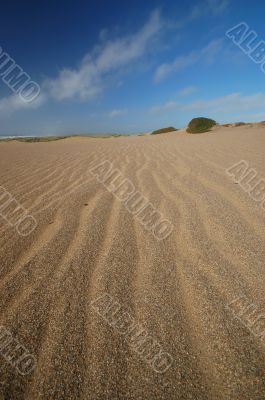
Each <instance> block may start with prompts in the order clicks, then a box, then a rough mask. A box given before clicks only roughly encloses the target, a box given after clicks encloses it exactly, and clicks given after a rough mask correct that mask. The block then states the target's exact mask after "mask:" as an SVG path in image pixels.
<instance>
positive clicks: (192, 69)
mask: <svg viewBox="0 0 265 400" xmlns="http://www.w3.org/2000/svg"><path fill="white" fill-rule="evenodd" d="M264 15H265V3H263V2H261V1H257V0H255V1H252V2H249V1H245V0H243V1H240V2H238V1H233V0H202V1H198V0H196V1H186V2H183V1H176V0H175V1H157V0H152V1H151V0H145V1H137V0H135V1H134V2H125V1H111V2H110V1H98V2H93V3H92V2H90V1H80V0H76V1H61V2H56V1H45V2H38V1H24V2H20V1H13V2H9V3H7V2H5V4H4V5H1V13H0V37H1V41H0V46H1V47H2V49H3V50H4V51H6V52H7V53H8V54H9V55H10V56H11V57H12V58H13V59H14V60H15V62H16V63H17V64H18V65H20V66H21V67H22V68H23V70H24V71H26V72H27V73H28V74H29V75H30V77H31V78H32V79H33V80H35V81H36V82H37V83H39V84H40V86H41V101H39V103H37V102H36V103H35V104H32V105H31V106H30V107H24V106H21V107H20V106H19V105H18V104H17V102H16V101H15V100H14V98H13V96H17V94H13V92H12V90H11V89H10V88H8V87H7V86H6V85H5V83H4V82H3V81H2V80H0V117H1V120H2V123H1V130H0V135H16V134H30V135H32V134H60V133H62V134H63V133H78V132H138V131H148V130H151V129H154V128H159V127H160V126H164V125H175V126H184V125H185V124H186V123H187V122H188V121H189V119H191V118H192V117H193V116H197V115H201V114H203V115H206V116H208V115H209V116H211V117H214V118H216V119H217V120H219V121H220V122H223V121H230V120H235V119H244V116H245V120H256V119H265V90H264V83H265V74H263V73H262V72H261V70H260V67H259V65H257V64H255V63H254V62H253V61H252V60H250V59H249V57H248V56H247V55H246V54H244V53H243V52H242V51H241V50H240V49H239V48H238V47H237V46H236V45H234V44H233V43H232V41H231V40H229V39H228V38H227V37H226V36H225V32H226V31H227V30H228V29H229V28H232V27H233V26H234V25H236V24H238V23H239V22H241V21H244V22H246V23H247V24H248V25H249V27H250V28H251V29H253V30H255V31H256V32H257V34H258V38H259V40H265V28H264V21H263V17H264ZM146 32H148V34H147V33H146ZM146 36H147V37H146ZM124 43H125V44H124ZM127 43H128V45H127ZM129 46H131V48H130V49H129V51H128V52H127V54H124V57H121V59H120V56H122V55H123V53H125V49H127V50H128V48H129ZM112 57H113V58H112ZM102 60H103V61H102ZM163 65H166V67H165V68H166V73H165V72H164V70H165V68H164V67H163V68H162V67H161V66H163ZM65 70H67V71H68V72H67V74H66V76H65V74H64V72H63V71H65ZM73 86H74V87H73ZM84 89H85V90H84ZM240 105H241V107H240ZM263 114H264V116H263Z"/></svg>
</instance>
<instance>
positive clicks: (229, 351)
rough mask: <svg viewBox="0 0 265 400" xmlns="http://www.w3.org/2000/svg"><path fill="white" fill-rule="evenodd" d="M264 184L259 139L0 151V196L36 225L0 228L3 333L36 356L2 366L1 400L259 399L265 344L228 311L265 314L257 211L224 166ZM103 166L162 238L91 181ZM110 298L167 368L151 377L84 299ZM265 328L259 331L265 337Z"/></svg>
mask: <svg viewBox="0 0 265 400" xmlns="http://www.w3.org/2000/svg"><path fill="white" fill-rule="evenodd" d="M242 159H244V160H246V161H248V162H249V164H250V166H251V167H253V168H255V169H256V170H257V171H258V173H259V175H260V178H265V163H264V161H265V129H264V128H262V127H254V128H253V127H252V128H251V127H239V128H219V129H217V130H216V131H215V132H213V133H206V134H201V135H187V134H184V133H183V132H179V133H170V134H164V135H157V136H145V137H128V138H126V137H121V138H111V139H88V138H75V139H73V138H72V139H65V140H61V141H57V142H48V143H19V142H17V143H15V142H12V143H0V185H1V186H2V187H4V188H5V189H6V190H7V191H9V192H10V193H11V194H12V195H13V196H14V197H15V198H16V200H18V201H19V202H20V203H21V204H23V206H24V207H26V208H27V209H28V210H29V211H30V213H31V214H32V215H33V216H34V217H35V218H36V220H37V222H38V225H37V228H36V229H35V231H34V232H33V233H32V234H31V235H29V236H27V237H21V236H19V235H18V234H17V231H16V229H14V227H11V226H9V225H8V224H7V222H6V221H5V220H3V219H2V218H0V231H1V236H0V241H1V243H0V246H1V247H0V271H1V275H0V276H1V281H0V300H1V307H0V314H1V315H0V325H3V326H4V327H6V328H7V329H8V330H9V331H10V332H12V335H13V336H14V337H15V338H16V339H17V340H19V342H20V343H21V344H23V345H24V346H25V347H26V348H27V349H28V351H29V352H30V353H31V354H33V355H34V356H35V357H36V360H37V366H36V368H35V369H34V371H33V372H32V373H31V374H29V375H27V376H20V375H19V374H18V373H17V371H16V369H15V368H14V367H12V366H11V365H9V364H8V363H7V362H6V360H5V358H4V357H2V356H1V355H0V398H1V399H30V400H37V399H47V400H48V399H49V400H50V399H67V400H70V399H75V400H76V399H84V400H85V399H86V400H88V399H93V400H94V399H111V400H116V399H122V400H125V399H135V400H141V399H146V400H153V399H174V400H176V399H202V400H205V399H227V400H228V399H229V400H231V399H240V400H242V399H246V400H249V399H251V400H253V399H262V398H264V396H265V376H264V372H265V341H264V342H263V343H262V341H261V340H260V339H259V338H257V337H256V336H255V335H253V334H252V333H251V331H250V330H249V329H248V328H247V327H246V326H244V324H243V323H242V321H240V320H239V319H237V318H235V316H234V315H233V313H232V312H231V311H230V310H229V309H228V308H227V305H228V304H229V303H231V302H232V301H233V300H234V299H235V298H237V297H239V296H241V295H244V296H246V297H247V298H248V299H249V300H250V302H253V303H255V304H256V305H257V307H258V309H259V310H260V313H262V312H265V300H264V299H265V285H264V277H265V246H264V244H265V210H262V208H261V206H260V204H259V203H257V202H255V201H253V200H252V199H251V198H250V196H249V195H248V194H247V193H245V192H244V191H243V190H242V189H241V188H240V186H239V185H236V184H234V183H233V181H232V179H231V178H229V176H228V175H227V174H226V172H225V169H226V168H228V167H230V166H231V165H233V164H235V163H236V162H238V161H240V160H242ZM104 160H110V161H111V162H113V165H114V166H115V167H116V168H118V169H120V170H121V172H122V174H123V176H124V177H126V178H129V179H130V180H131V181H132V182H133V183H134V185H135V187H136V189H137V190H139V191H140V192H141V193H143V194H144V195H145V196H146V197H147V198H148V199H149V201H150V202H152V204H153V205H154V206H155V207H156V208H157V210H159V211H160V212H161V213H162V214H163V216H164V217H165V218H167V219H168V220H170V221H172V223H173V225H174V230H173V232H172V234H171V235H170V236H169V237H168V238H167V239H165V240H162V241H158V240H157V239H156V238H155V237H154V236H153V235H152V234H150V233H148V232H147V231H146V230H145V229H144V227H143V226H142V225H141V224H140V223H139V221H138V220H137V218H135V217H134V216H133V215H131V214H130V213H129V212H128V211H127V210H126V208H125V207H124V204H123V203H122V202H119V201H118V200H117V199H116V198H115V197H114V196H113V194H112V193H109V192H108V191H107V190H106V188H105V187H104V186H103V185H102V184H100V183H98V182H97V180H96V178H95V177H94V176H92V175H91V173H90V172H89V170H90V166H91V164H93V163H96V162H100V161H104ZM103 293H108V294H110V295H111V296H112V297H113V298H114V299H115V300H116V301H117V302H118V303H120V304H121V305H122V308H123V309H124V310H127V311H128V312H129V313H130V315H131V316H133V318H134V319H135V320H136V321H138V322H139V323H140V324H141V325H142V326H143V327H144V328H145V329H146V330H147V331H148V332H149V334H150V335H151V336H152V337H153V338H155V339H156V340H157V341H158V342H159V343H160V344H161V346H162V348H163V350H164V351H166V352H168V353H169V354H170V355H171V356H172V357H173V364H172V365H171V366H170V368H168V369H167V371H166V372H164V373H162V374H159V373H157V372H155V371H154V370H153V369H152V368H151V367H150V365H149V364H148V363H147V362H146V361H145V360H143V358H141V357H140V356H139V355H138V354H137V353H136V352H135V351H133V349H132V348H131V346H130V343H129V340H128V338H127V337H126V335H122V334H120V332H118V331H117V330H116V329H115V328H113V327H111V326H109V325H108V323H107V322H106V321H105V320H104V318H101V317H100V316H99V315H98V314H97V313H95V311H94V310H93V308H92V307H91V301H93V300H94V299H95V298H97V297H98V296H100V295H102V294H103ZM264 328H265V327H264Z"/></svg>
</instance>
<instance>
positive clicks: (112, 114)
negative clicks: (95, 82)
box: [108, 108, 128, 118]
mask: <svg viewBox="0 0 265 400" xmlns="http://www.w3.org/2000/svg"><path fill="white" fill-rule="evenodd" d="M126 114H128V109H127V108H123V109H116V110H112V111H110V112H109V113H108V116H109V117H110V118H114V117H120V116H122V115H126Z"/></svg>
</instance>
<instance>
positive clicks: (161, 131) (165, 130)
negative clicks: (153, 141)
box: [151, 126, 177, 135]
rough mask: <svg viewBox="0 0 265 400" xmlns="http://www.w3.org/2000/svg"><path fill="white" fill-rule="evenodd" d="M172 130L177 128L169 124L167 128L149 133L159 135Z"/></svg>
mask: <svg viewBox="0 0 265 400" xmlns="http://www.w3.org/2000/svg"><path fill="white" fill-rule="evenodd" d="M174 131H177V129H176V128H174V127H173V126H169V127H168V128H161V129H157V130H156V131H153V132H152V133H151V135H159V134H160V133H168V132H174Z"/></svg>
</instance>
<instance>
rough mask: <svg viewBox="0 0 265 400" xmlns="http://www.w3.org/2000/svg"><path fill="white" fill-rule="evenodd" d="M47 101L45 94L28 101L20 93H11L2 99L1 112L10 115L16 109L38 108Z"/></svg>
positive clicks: (0, 102) (0, 103) (0, 101)
mask: <svg viewBox="0 0 265 400" xmlns="http://www.w3.org/2000/svg"><path fill="white" fill-rule="evenodd" d="M44 102H45V95H44V94H40V95H39V96H38V97H37V98H36V99H35V100H34V101H33V102H31V103H26V102H25V101H23V100H22V99H21V98H20V97H19V95H17V94H11V95H10V96H6V97H3V98H2V99H0V113H1V114H5V115H9V114H12V113H13V112H14V111H18V110H22V109H24V110H26V109H34V108H38V107H39V106H41V105H42V104H43V103H44Z"/></svg>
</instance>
